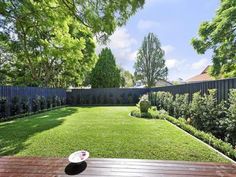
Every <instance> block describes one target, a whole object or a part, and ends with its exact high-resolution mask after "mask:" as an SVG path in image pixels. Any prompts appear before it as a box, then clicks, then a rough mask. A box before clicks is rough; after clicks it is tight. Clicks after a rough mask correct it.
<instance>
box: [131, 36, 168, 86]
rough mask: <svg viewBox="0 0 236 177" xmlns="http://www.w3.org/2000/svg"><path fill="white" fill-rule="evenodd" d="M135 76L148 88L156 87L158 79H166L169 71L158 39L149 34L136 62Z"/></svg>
mask: <svg viewBox="0 0 236 177" xmlns="http://www.w3.org/2000/svg"><path fill="white" fill-rule="evenodd" d="M134 67H135V76H136V77H138V78H139V79H142V80H143V82H144V83H145V84H146V85H147V86H148V87H152V86H155V83H156V81H157V80H158V79H166V77H167V74H168V69H167V67H166V66H165V59H164V51H163V50H162V49H161V43H160V41H159V40H158V38H157V37H156V36H155V35H154V34H153V33H149V34H148V35H147V36H146V37H144V40H143V43H142V46H141V48H140V49H139V50H138V54H137V60H136V62H135V66H134Z"/></svg>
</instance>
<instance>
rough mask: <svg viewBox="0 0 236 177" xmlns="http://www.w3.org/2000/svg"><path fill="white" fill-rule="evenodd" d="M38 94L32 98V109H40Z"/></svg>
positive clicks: (35, 110) (36, 110)
mask: <svg viewBox="0 0 236 177" xmlns="http://www.w3.org/2000/svg"><path fill="white" fill-rule="evenodd" d="M40 105H41V104H40V96H36V98H33V99H32V111H33V112H38V111H40V110H41V108H40Z"/></svg>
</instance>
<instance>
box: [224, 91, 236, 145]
mask: <svg viewBox="0 0 236 177" xmlns="http://www.w3.org/2000/svg"><path fill="white" fill-rule="evenodd" d="M229 104H230V106H229V109H228V111H227V119H226V120H225V123H226V130H227V138H228V140H229V141H230V142H231V143H232V144H233V145H234V146H236V89H231V90H230V94H229Z"/></svg>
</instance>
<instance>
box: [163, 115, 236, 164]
mask: <svg viewBox="0 0 236 177" xmlns="http://www.w3.org/2000/svg"><path fill="white" fill-rule="evenodd" d="M159 117H160V118H162V119H166V120H168V121H170V122H171V123H173V124H175V125H176V126H178V127H180V128H181V129H183V130H185V131H186V132H188V133H189V134H191V135H193V136H195V137H197V138H198V139H200V140H202V141H204V142H205V143H207V144H209V145H211V146H212V147H214V148H215V149H217V150H219V151H220V152H222V153H224V154H225V155H227V156H228V157H230V158H232V159H233V160H236V150H234V148H233V146H232V145H231V144H229V143H226V142H224V141H222V140H220V139H218V138H216V137H215V136H213V135H212V134H209V133H205V132H203V131H200V130H197V129H196V128H194V127H193V126H191V125H189V124H186V122H185V121H184V119H182V120H179V119H176V118H174V117H172V116H169V115H167V114H159Z"/></svg>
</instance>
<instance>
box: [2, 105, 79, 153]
mask: <svg viewBox="0 0 236 177" xmlns="http://www.w3.org/2000/svg"><path fill="white" fill-rule="evenodd" d="M76 111H77V109H76V108H72V107H67V108H61V109H57V110H52V111H48V112H45V113H41V114H37V115H33V116H29V117H25V118H22V119H17V120H14V121H10V122H4V123H2V124H0V156H3V155H15V154H17V153H18V152H20V151H22V150H23V149H24V148H25V144H24V143H25V142H26V141H27V139H29V138H30V137H31V136H33V135H35V134H36V133H40V132H43V131H46V130H49V129H52V128H54V127H56V126H59V125H61V124H62V123H63V121H64V117H66V116H69V115H71V114H73V113H75V112H76Z"/></svg>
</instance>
